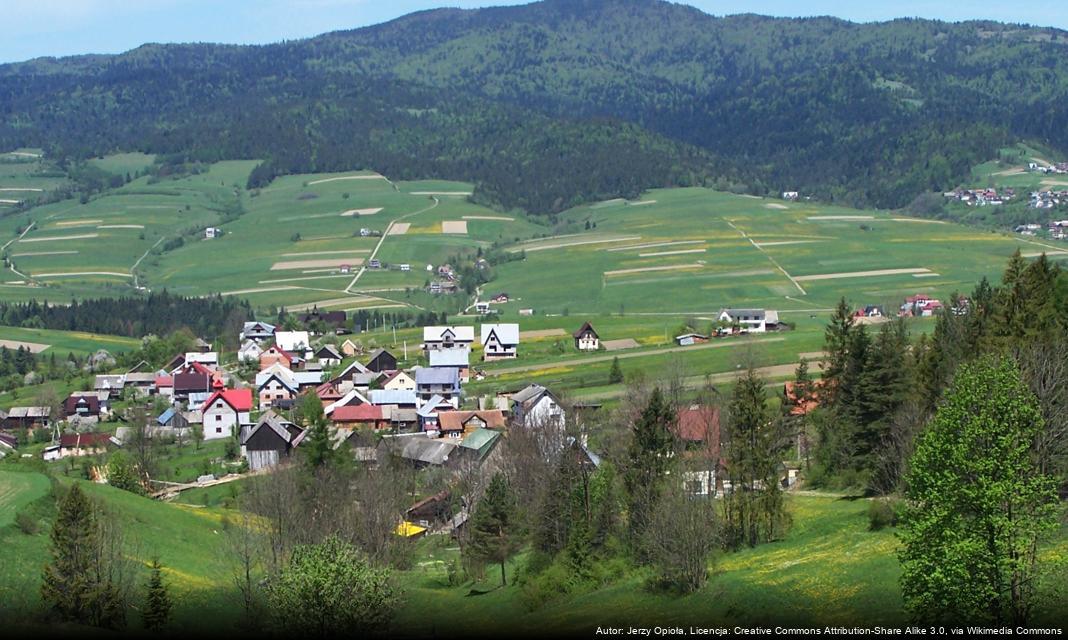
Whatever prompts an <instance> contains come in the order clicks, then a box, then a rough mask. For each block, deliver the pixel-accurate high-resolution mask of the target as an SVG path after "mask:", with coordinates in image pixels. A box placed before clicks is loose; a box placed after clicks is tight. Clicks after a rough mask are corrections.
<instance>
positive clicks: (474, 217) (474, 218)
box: [463, 216, 515, 222]
mask: <svg viewBox="0 0 1068 640" xmlns="http://www.w3.org/2000/svg"><path fill="white" fill-rule="evenodd" d="M463 218H464V220H499V221H501V222H515V218H509V217H506V216H464V217H463Z"/></svg>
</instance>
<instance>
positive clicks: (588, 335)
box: [571, 322, 601, 351]
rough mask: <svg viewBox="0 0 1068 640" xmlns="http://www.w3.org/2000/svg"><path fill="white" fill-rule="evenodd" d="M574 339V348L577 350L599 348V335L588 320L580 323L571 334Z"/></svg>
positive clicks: (595, 349)
mask: <svg viewBox="0 0 1068 640" xmlns="http://www.w3.org/2000/svg"><path fill="white" fill-rule="evenodd" d="M571 337H573V338H574V339H575V348H576V349H578V350H579V351H597V350H598V349H600V348H601V337H600V336H598V335H597V332H596V331H594V329H593V325H591V324H590V323H589V322H584V323H582V326H581V327H579V330H578V331H576V332H575V333H573V334H571Z"/></svg>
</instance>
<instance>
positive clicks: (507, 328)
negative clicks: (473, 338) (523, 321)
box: [482, 322, 519, 344]
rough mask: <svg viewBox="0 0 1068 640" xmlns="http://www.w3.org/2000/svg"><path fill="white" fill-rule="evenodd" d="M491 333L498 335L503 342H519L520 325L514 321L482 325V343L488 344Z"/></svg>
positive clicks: (499, 340)
mask: <svg viewBox="0 0 1068 640" xmlns="http://www.w3.org/2000/svg"><path fill="white" fill-rule="evenodd" d="M490 334H493V335H495V336H497V341H498V342H500V343H501V344H519V325H518V324H515V323H514V322H513V323H503V324H484V325H482V344H486V340H489V337H490Z"/></svg>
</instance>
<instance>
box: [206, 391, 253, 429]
mask: <svg viewBox="0 0 1068 640" xmlns="http://www.w3.org/2000/svg"><path fill="white" fill-rule="evenodd" d="M219 387H221V385H219V386H217V387H216V389H215V392H214V393H212V394H211V395H210V396H209V397H208V399H207V401H205V402H204V405H203V407H202V408H201V413H202V414H203V416H204V418H203V419H204V439H205V440H218V439H220V438H229V437H231V436H233V435H234V434H237V433H240V428H241V426H242V425H247V424H251V420H249V412H250V411H252V389H222V388H219Z"/></svg>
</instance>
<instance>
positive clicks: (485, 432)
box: [460, 429, 501, 456]
mask: <svg viewBox="0 0 1068 640" xmlns="http://www.w3.org/2000/svg"><path fill="white" fill-rule="evenodd" d="M500 437H501V434H500V433H499V432H497V431H492V430H490V429H475V430H474V431H472V432H471V433H469V434H467V436H466V437H464V439H463V440H462V441H461V442H460V446H461V447H463V448H464V449H471V450H472V451H477V452H478V453H479V455H480V456H481V455H485V454H486V453H487V452H488V450H489V447H490V446H491V445H492V444H493V443H495V442H496V441H497V439H498V438H500Z"/></svg>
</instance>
